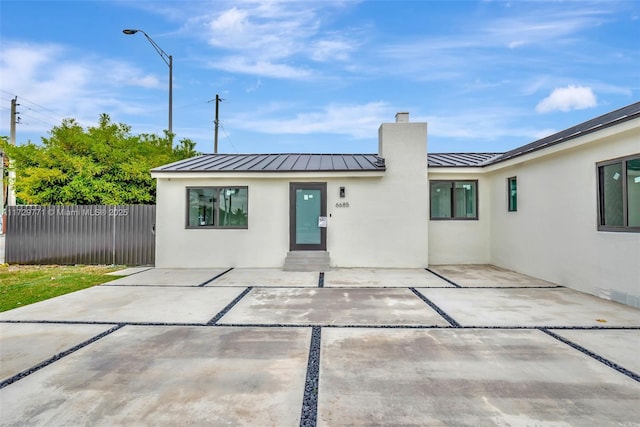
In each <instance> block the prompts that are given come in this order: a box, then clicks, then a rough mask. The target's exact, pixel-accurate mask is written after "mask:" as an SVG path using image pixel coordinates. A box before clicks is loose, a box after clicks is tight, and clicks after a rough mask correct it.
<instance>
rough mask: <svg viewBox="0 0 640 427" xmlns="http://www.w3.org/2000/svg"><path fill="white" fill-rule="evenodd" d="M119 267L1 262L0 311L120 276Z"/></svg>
mask: <svg viewBox="0 0 640 427" xmlns="http://www.w3.org/2000/svg"><path fill="white" fill-rule="evenodd" d="M121 268H122V267H117V266H96V265H81V266H58V265H46V266H41V265H34V266H31V265H28V266H27V265H6V264H4V265H0V312H2V311H7V310H11V309H12V308H16V307H22V306H25V305H28V304H33V303H34V302H38V301H43V300H46V299H49V298H53V297H57V296H59V295H64V294H68V293H69V292H74V291H78V290H80V289H85V288H89V287H91V286H95V285H99V284H101V283H106V282H109V281H111V280H114V279H117V278H118V277H117V276H107V275H106V274H107V273H109V272H111V271H116V270H119V269H121Z"/></svg>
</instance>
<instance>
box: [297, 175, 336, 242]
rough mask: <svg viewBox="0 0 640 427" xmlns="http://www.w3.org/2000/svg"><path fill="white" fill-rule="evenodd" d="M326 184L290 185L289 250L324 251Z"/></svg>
mask: <svg viewBox="0 0 640 427" xmlns="http://www.w3.org/2000/svg"><path fill="white" fill-rule="evenodd" d="M326 192H327V184H326V183H291V188H290V223H291V224H290V239H289V240H290V247H291V248H290V249H291V250H326V228H325V227H321V221H320V219H321V218H322V217H325V216H326V211H327V205H326Z"/></svg>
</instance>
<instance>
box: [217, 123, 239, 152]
mask: <svg viewBox="0 0 640 427" xmlns="http://www.w3.org/2000/svg"><path fill="white" fill-rule="evenodd" d="M220 128H221V129H222V132H224V136H225V138H227V141H229V144H231V146H232V147H233V150H234V151H235V152H236V154H238V153H239V151H238V149H237V148H236V146H235V145H233V142H231V138H229V134H227V131H226V130H225V128H224V126H222V124H220Z"/></svg>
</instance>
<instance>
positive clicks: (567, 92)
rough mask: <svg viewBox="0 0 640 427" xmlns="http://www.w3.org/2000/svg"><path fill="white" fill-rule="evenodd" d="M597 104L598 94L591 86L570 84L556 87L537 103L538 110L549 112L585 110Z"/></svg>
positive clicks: (539, 111)
mask: <svg viewBox="0 0 640 427" xmlns="http://www.w3.org/2000/svg"><path fill="white" fill-rule="evenodd" d="M596 105H597V99H596V95H595V94H594V93H593V91H592V90H591V88H590V87H585V86H572V85H569V86H567V87H561V88H556V89H554V90H553V92H551V95H549V96H548V97H546V98H545V99H543V100H542V101H540V102H539V103H538V105H536V111H537V112H538V113H548V112H550V111H571V110H583V109H585V108H591V107H595V106H596Z"/></svg>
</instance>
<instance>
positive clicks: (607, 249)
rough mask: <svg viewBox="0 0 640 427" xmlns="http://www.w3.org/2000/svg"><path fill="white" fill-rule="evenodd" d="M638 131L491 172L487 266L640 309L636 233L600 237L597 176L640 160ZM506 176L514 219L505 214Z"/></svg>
mask: <svg viewBox="0 0 640 427" xmlns="http://www.w3.org/2000/svg"><path fill="white" fill-rule="evenodd" d="M639 126H640V121H638V120H636V121H634V122H628V123H625V124H623V125H621V126H618V127H614V128H608V129H605V130H603V131H600V132H597V133H593V134H590V135H586V136H584V137H582V138H578V139H577V140H576V141H572V142H567V143H564V144H566V145H565V146H564V147H558V148H557V149H548V150H544V151H548V152H546V153H542V152H541V153H536V154H533V155H530V156H522V157H519V158H516V159H514V160H513V161H511V162H507V163H506V164H502V165H497V166H495V167H493V169H492V170H490V171H488V173H489V176H490V186H491V192H492V197H491V211H492V215H491V224H490V239H489V241H490V242H491V263H492V264H495V265H497V266H501V267H504V268H508V269H511V270H515V271H518V272H522V273H525V274H529V275H532V276H535V277H539V278H542V279H546V280H549V281H551V282H554V283H557V284H560V285H563V286H567V287H570V288H573V289H577V290H580V291H583V292H587V293H591V294H594V295H598V296H601V297H605V298H611V299H614V300H617V301H620V302H624V303H627V304H630V305H636V306H637V305H639V304H640V233H630V232H603V231H598V229H597V205H598V202H597V191H598V190H597V189H598V184H597V174H596V163H597V162H600V161H604V160H609V159H614V158H618V157H623V156H626V155H630V154H637V153H640V137H639V135H640V132H639V131H638V130H639V129H640V127H639ZM618 132H620V133H618ZM564 144H561V145H564ZM511 176H516V177H517V181H518V211H517V212H507V181H506V180H507V178H508V177H511Z"/></svg>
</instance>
